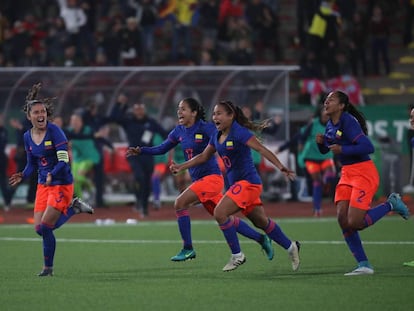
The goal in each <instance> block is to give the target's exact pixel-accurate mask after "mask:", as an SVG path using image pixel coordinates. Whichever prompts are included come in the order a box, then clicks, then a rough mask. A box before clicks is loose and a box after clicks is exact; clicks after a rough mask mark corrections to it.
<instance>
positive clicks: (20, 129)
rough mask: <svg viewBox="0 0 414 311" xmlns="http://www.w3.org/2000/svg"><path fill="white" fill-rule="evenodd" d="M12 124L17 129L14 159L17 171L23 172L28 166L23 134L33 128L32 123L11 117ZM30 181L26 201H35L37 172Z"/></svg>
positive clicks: (24, 119) (25, 119) (28, 181)
mask: <svg viewBox="0 0 414 311" xmlns="http://www.w3.org/2000/svg"><path fill="white" fill-rule="evenodd" d="M10 126H11V127H13V128H14V129H15V130H16V137H17V141H16V154H15V156H14V161H15V162H16V165H17V169H16V171H17V172H22V171H23V169H24V167H25V166H26V161H27V158H26V151H25V149H24V140H23V136H24V135H23V134H24V133H25V132H26V131H28V130H29V129H31V128H32V123H31V122H30V121H29V120H28V119H27V118H23V119H22V120H21V121H19V120H17V119H10ZM26 183H28V186H29V187H28V190H27V193H26V202H27V203H34V201H35V198H36V188H37V173H36V172H35V173H33V174H32V175H31V177H30V178H29V179H28V180H27V181H26ZM14 191H16V188H14V189H13V193H14Z"/></svg>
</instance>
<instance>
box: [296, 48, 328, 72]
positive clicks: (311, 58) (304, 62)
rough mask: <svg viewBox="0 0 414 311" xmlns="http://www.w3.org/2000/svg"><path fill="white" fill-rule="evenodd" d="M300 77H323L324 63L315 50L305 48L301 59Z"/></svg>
mask: <svg viewBox="0 0 414 311" xmlns="http://www.w3.org/2000/svg"><path fill="white" fill-rule="evenodd" d="M299 66H300V72H299V74H300V77H301V78H303V79H322V64H321V63H320V60H319V58H318V57H316V55H315V52H314V51H311V50H307V49H303V52H302V57H301V59H300V61H299Z"/></svg>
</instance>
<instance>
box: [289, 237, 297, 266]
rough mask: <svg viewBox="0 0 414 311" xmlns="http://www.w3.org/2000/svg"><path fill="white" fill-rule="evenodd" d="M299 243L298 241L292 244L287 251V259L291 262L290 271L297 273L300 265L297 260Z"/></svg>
mask: <svg viewBox="0 0 414 311" xmlns="http://www.w3.org/2000/svg"><path fill="white" fill-rule="evenodd" d="M299 250H300V243H299V242H298V241H295V242H292V244H291V245H290V247H289V249H288V254H289V259H290V261H291V262H292V270H293V271H298V269H299V265H300V259H299Z"/></svg>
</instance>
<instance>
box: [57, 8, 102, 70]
mask: <svg viewBox="0 0 414 311" xmlns="http://www.w3.org/2000/svg"><path fill="white" fill-rule="evenodd" d="M57 1H58V3H59V8H60V16H61V17H62V18H63V21H64V23H65V27H66V31H67V32H68V33H69V38H70V42H69V44H71V45H73V46H75V48H76V56H77V57H81V58H83V61H84V62H85V63H89V62H90V61H91V59H92V58H93V53H94V46H95V42H94V37H93V35H92V31H93V30H92V29H90V28H89V25H88V17H87V15H86V13H85V9H87V10H88V9H89V8H90V6H89V4H88V3H87V2H86V1H83V2H79V1H78V0H57Z"/></svg>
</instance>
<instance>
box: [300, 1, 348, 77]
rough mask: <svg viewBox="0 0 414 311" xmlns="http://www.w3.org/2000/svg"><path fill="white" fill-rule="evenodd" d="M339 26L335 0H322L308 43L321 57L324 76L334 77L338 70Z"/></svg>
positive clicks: (313, 21) (309, 47)
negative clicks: (336, 58) (336, 57)
mask: <svg viewBox="0 0 414 311" xmlns="http://www.w3.org/2000/svg"><path fill="white" fill-rule="evenodd" d="M339 26H340V15H339V13H338V12H337V11H336V10H335V6H334V1H332V0H331V1H322V2H321V5H320V6H319V10H318V11H317V12H316V13H315V15H314V16H313V19H312V23H311V25H310V27H309V32H308V42H307V45H308V49H310V50H311V51H313V52H314V53H315V55H317V56H318V57H319V59H318V61H319V62H320V63H321V64H322V65H323V70H324V71H323V75H324V77H328V78H330V77H333V76H335V75H336V72H337V70H336V69H337V67H336V61H335V55H336V52H337V48H338V28H339Z"/></svg>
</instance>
